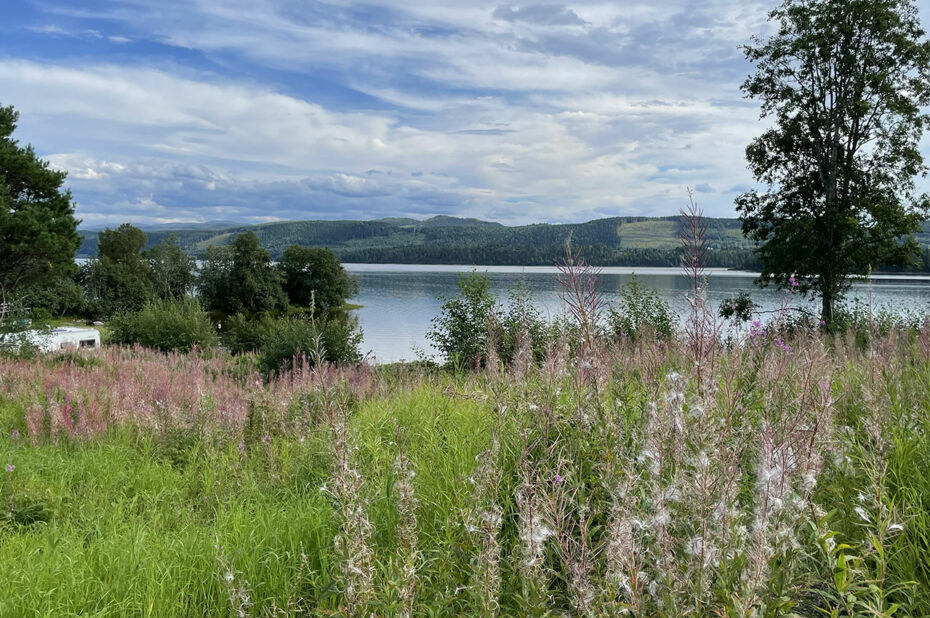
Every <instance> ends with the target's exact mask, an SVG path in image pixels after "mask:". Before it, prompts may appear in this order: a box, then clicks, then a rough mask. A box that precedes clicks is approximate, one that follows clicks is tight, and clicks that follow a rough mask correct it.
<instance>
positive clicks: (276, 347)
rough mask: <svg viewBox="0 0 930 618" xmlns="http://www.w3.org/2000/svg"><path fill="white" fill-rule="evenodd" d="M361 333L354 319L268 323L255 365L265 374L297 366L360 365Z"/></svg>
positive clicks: (283, 319)
mask: <svg viewBox="0 0 930 618" xmlns="http://www.w3.org/2000/svg"><path fill="white" fill-rule="evenodd" d="M361 339H362V333H361V331H360V330H359V329H358V324H357V323H356V322H355V320H354V319H351V318H344V317H343V318H341V319H329V320H307V319H304V318H299V317H290V318H279V319H276V320H269V321H268V322H267V323H265V324H264V325H263V331H262V332H261V335H260V337H259V340H258V343H259V347H258V364H259V368H260V369H261V370H262V372H263V373H264V374H266V375H267V374H273V373H276V372H280V371H282V370H287V369H290V368H292V367H293V364H294V362H295V361H296V362H297V363H298V365H301V364H304V365H306V366H310V367H315V366H317V365H318V364H320V363H336V364H340V365H342V364H353V363H358V362H359V361H361V360H362V359H361V355H360V354H359V350H358V346H359V344H360V343H361Z"/></svg>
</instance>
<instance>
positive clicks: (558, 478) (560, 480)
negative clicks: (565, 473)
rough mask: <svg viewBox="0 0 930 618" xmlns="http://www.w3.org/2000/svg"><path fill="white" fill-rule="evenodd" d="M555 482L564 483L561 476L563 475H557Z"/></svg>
mask: <svg viewBox="0 0 930 618" xmlns="http://www.w3.org/2000/svg"><path fill="white" fill-rule="evenodd" d="M555 482H556V483H561V482H562V475H561V474H556V475H555Z"/></svg>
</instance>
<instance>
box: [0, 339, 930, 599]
mask: <svg viewBox="0 0 930 618" xmlns="http://www.w3.org/2000/svg"><path fill="white" fill-rule="evenodd" d="M522 345H523V347H524V348H526V347H527V346H528V343H527V342H525V341H524V342H523V344H522ZM531 357H532V355H531V354H530V355H529V358H531ZM928 392H930V327H927V326H925V327H924V328H922V329H919V330H894V329H892V330H889V331H888V332H887V333H885V334H883V335H879V334H878V333H875V334H874V336H873V337H872V338H871V339H869V340H868V341H866V342H863V341H862V338H861V337H860V338H859V339H858V340H857V338H856V337H855V336H854V335H848V336H846V335H836V336H829V335H825V334H820V333H817V332H810V331H795V332H794V334H792V335H790V336H789V335H787V334H776V333H775V332H774V331H770V332H769V333H763V332H759V331H757V330H753V332H751V333H748V334H746V335H744V336H743V337H742V338H741V339H739V340H737V341H733V340H731V341H730V342H729V344H728V345H725V344H722V343H720V341H719V339H717V338H715V339H714V340H710V339H708V338H706V337H703V336H702V335H701V334H700V332H698V333H695V332H692V331H689V332H688V333H684V334H681V335H680V336H678V337H674V338H671V339H665V340H663V339H657V338H654V337H649V336H642V337H638V338H631V339H625V340H622V341H615V342H612V343H609V344H608V343H606V342H603V341H601V340H591V341H589V342H582V343H580V344H579V345H577V346H575V347H574V348H572V347H571V346H570V345H569V343H568V342H567V341H564V340H561V341H555V342H553V343H551V344H550V345H549V347H548V349H547V351H546V354H545V357H544V359H543V360H542V362H539V363H534V362H531V361H529V360H528V357H527V355H526V354H523V355H522V356H521V351H520V350H519V349H518V350H517V352H516V354H515V360H514V362H513V363H512V364H511V365H510V366H508V367H506V368H505V367H501V366H500V365H499V364H497V363H495V362H489V363H488V367H486V368H485V369H484V370H482V371H477V372H467V373H450V372H443V371H437V370H430V369H428V368H423V367H417V366H410V365H408V366H385V367H367V366H361V367H357V368H345V369H337V368H334V367H319V368H317V369H310V368H309V367H307V366H303V367H301V366H298V367H296V368H295V369H294V370H293V371H290V372H287V373H285V374H283V375H281V376H279V377H277V378H276V379H274V380H271V381H267V380H262V379H260V378H259V377H258V376H257V375H256V374H255V373H254V372H252V371H251V370H250V367H249V365H248V363H244V362H243V361H242V360H241V359H234V358H231V357H227V356H224V355H223V354H221V353H218V352H217V353H213V352H204V353H201V352H197V351H195V352H193V353H191V354H187V355H181V354H167V355H165V354H160V353H156V352H152V351H147V350H143V349H141V348H134V349H132V348H116V347H110V348H107V349H105V350H103V351H101V352H98V353H86V354H76V353H75V354H64V355H47V356H40V357H38V358H33V359H17V358H5V359H2V360H0V453H2V455H0V457H2V461H0V465H2V466H3V470H2V472H0V505H2V509H3V511H2V518H0V573H3V577H0V616H77V615H81V616H298V615H312V616H336V615H340V616H371V615H375V616H414V615H416V616H434V615H435V616H440V615H483V616H495V615H499V616H511V615H523V616H546V615H572V616H614V615H623V614H626V615H634V616H687V615H691V616H707V615H717V616H789V615H800V616H819V615H826V616H866V615H868V616H891V615H894V616H902V615H908V616H924V615H930V559H928V558H927V556H928V555H930V509H928V507H930V477H928V475H927V470H930V433H928V420H930V414H928V408H930V397H928Z"/></svg>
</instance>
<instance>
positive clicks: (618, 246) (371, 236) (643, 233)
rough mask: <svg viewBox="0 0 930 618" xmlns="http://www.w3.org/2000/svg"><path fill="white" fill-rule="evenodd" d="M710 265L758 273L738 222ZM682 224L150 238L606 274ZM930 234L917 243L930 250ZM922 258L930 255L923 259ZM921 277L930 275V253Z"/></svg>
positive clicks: (283, 230) (289, 228)
mask: <svg viewBox="0 0 930 618" xmlns="http://www.w3.org/2000/svg"><path fill="white" fill-rule="evenodd" d="M704 223H705V225H706V226H707V235H706V246H707V249H708V265H709V266H715V267H727V268H744V267H745V268H752V267H754V266H755V264H754V261H753V260H754V258H753V256H752V250H751V245H750V244H749V243H748V242H747V241H746V239H744V238H743V235H742V232H741V231H740V224H739V221H738V220H736V219H726V218H705V219H704ZM682 225H683V221H682V218H681V217H679V216H674V217H612V218H606V219H597V220H594V221H588V222H587V223H574V224H548V223H542V224H534V225H521V226H506V225H502V224H500V223H494V222H489V221H481V220H478V219H465V218H457V217H449V216H437V217H433V218H431V219H426V220H425V221H418V220H415V219H409V218H400V217H398V218H387V219H379V220H374V221H285V222H277V223H266V224H262V225H235V226H229V227H226V226H223V227H218V228H215V229H207V228H204V227H197V228H196V229H165V228H154V229H148V230H146V233H147V234H148V242H149V245H153V244H157V243H159V242H161V241H162V240H164V239H165V238H167V237H168V236H170V235H172V234H173V235H175V236H177V238H178V240H179V242H180V244H181V246H182V247H183V248H184V249H185V250H186V251H188V252H190V253H192V254H194V255H203V253H204V252H205V251H206V249H207V247H209V246H210V245H225V244H228V243H230V242H231V241H232V240H233V238H235V237H236V235H237V234H240V233H242V232H245V231H247V230H251V231H253V232H255V234H257V235H258V237H259V239H260V240H261V243H262V245H264V246H265V247H266V248H267V249H268V251H269V252H270V253H271V255H272V257H273V258H278V257H280V255H281V254H282V253H283V251H284V250H285V249H286V248H287V247H288V246H290V245H292V244H299V245H304V246H314V247H328V248H330V249H331V250H332V251H333V252H334V253H336V255H337V256H338V257H339V258H340V259H341V260H343V261H344V262H367V263H403V264H475V265H494V264H500V265H510V264H516V265H528V266H531V265H551V264H553V263H554V262H555V261H557V260H558V259H559V258H560V257H561V256H563V255H564V251H565V241H566V240H567V239H568V238H569V236H571V238H572V243H573V244H574V246H575V247H577V248H581V249H582V250H583V254H584V256H585V258H586V259H587V260H588V261H589V262H591V263H594V264H597V265H601V266H677V265H678V263H679V259H680V254H681V240H680V234H681V230H682ZM928 231H930V227H928V226H925V229H924V231H923V232H922V233H921V234H919V235H918V240H919V241H920V242H921V244H922V245H923V246H924V247H925V248H926V247H930V233H928ZM82 234H83V236H84V243H83V245H82V246H81V249H80V251H79V256H81V257H89V256H93V255H95V254H96V251H97V232H96V231H83V232H82ZM925 253H927V252H926V251H925ZM923 262H924V263H923V264H922V265H921V269H922V270H930V253H928V254H926V255H925V256H924V260H923Z"/></svg>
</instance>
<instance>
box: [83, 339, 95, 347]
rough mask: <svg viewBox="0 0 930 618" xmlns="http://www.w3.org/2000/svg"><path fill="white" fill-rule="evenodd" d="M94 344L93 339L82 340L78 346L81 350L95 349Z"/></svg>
mask: <svg viewBox="0 0 930 618" xmlns="http://www.w3.org/2000/svg"><path fill="white" fill-rule="evenodd" d="M96 344H97V342H96V341H94V340H93V339H82V340H81V344H80V345H81V347H82V348H93V347H96Z"/></svg>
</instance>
